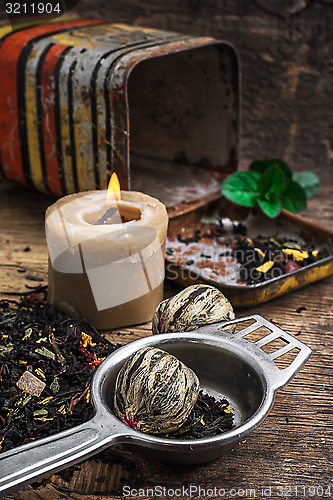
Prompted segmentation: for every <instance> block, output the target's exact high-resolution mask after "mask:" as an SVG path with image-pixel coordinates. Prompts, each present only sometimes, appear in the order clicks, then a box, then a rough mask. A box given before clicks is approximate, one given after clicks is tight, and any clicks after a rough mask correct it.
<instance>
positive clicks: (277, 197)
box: [221, 158, 319, 217]
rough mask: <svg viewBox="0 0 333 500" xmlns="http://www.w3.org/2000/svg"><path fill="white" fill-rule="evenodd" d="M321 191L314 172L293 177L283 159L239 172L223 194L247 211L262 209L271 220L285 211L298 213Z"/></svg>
mask: <svg viewBox="0 0 333 500" xmlns="http://www.w3.org/2000/svg"><path fill="white" fill-rule="evenodd" d="M318 189H319V178H318V176H317V175H316V174H314V173H312V172H303V173H300V174H299V173H297V174H293V173H292V171H291V170H290V168H289V167H288V165H287V164H286V163H285V162H284V161H283V160H281V159H280V158H273V159H269V160H255V161H253V162H252V163H251V165H250V166H249V170H248V171H247V172H236V173H235V174H232V175H230V176H229V177H227V179H226V180H225V181H224V183H223V185H222V188H221V191H222V194H223V195H224V196H225V197H226V198H227V199H228V200H230V201H232V202H234V203H236V204H238V205H242V206H245V207H255V206H259V207H260V208H261V210H262V211H263V212H264V213H265V214H266V215H268V217H276V216H277V215H279V213H280V212H281V210H282V208H284V209H286V210H289V211H290V212H293V213H297V212H300V211H301V210H304V209H305V208H306V202H307V199H308V198H311V197H312V196H314V195H315V194H316V192H317V191H318Z"/></svg>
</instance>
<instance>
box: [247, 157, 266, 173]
mask: <svg viewBox="0 0 333 500" xmlns="http://www.w3.org/2000/svg"><path fill="white" fill-rule="evenodd" d="M267 168H268V164H267V162H266V161H265V160H254V161H253V162H252V163H251V165H250V166H249V171H250V172H258V174H263V173H264V172H265V170H266V169H267Z"/></svg>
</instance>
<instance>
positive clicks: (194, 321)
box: [152, 284, 236, 334]
mask: <svg viewBox="0 0 333 500" xmlns="http://www.w3.org/2000/svg"><path fill="white" fill-rule="evenodd" d="M233 319H235V313H234V311H233V308H232V305H231V304H230V302H229V300H228V299H227V298H226V297H225V296H224V295H223V293H222V292H220V290H218V289H217V288H215V287H214V286H210V285H205V284H199V285H190V286H188V287H187V288H185V289H184V290H182V291H181V292H179V293H178V294H177V295H174V296H173V297H170V298H169V299H165V300H163V301H162V302H160V304H159V305H158V306H157V309H156V311H155V313H154V317H153V324H152V330H153V333H154V334H158V333H172V332H190V331H192V330H195V329H196V328H200V327H201V326H206V325H209V324H212V323H217V322H220V321H230V320H233ZM235 328H236V327H235V325H228V326H226V327H225V328H223V330H225V331H226V332H229V333H233V332H234V331H235Z"/></svg>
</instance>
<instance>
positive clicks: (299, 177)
mask: <svg viewBox="0 0 333 500" xmlns="http://www.w3.org/2000/svg"><path fill="white" fill-rule="evenodd" d="M293 181H295V182H298V184H300V185H301V186H302V188H303V189H304V191H305V193H306V196H307V198H312V196H314V195H315V194H316V192H317V191H318V189H319V177H318V175H316V174H314V173H313V172H302V173H300V174H293Z"/></svg>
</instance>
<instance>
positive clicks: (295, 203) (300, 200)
mask: <svg viewBox="0 0 333 500" xmlns="http://www.w3.org/2000/svg"><path fill="white" fill-rule="evenodd" d="M280 197H281V200H282V204H283V208H285V209H286V210H289V212H293V213H294V214H296V213H297V212H300V211H301V210H304V209H305V208H306V193H305V190H304V189H303V188H302V186H301V185H300V184H298V183H297V182H295V181H292V180H288V182H287V186H286V189H285V190H284V191H283V193H281V195H280Z"/></svg>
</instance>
